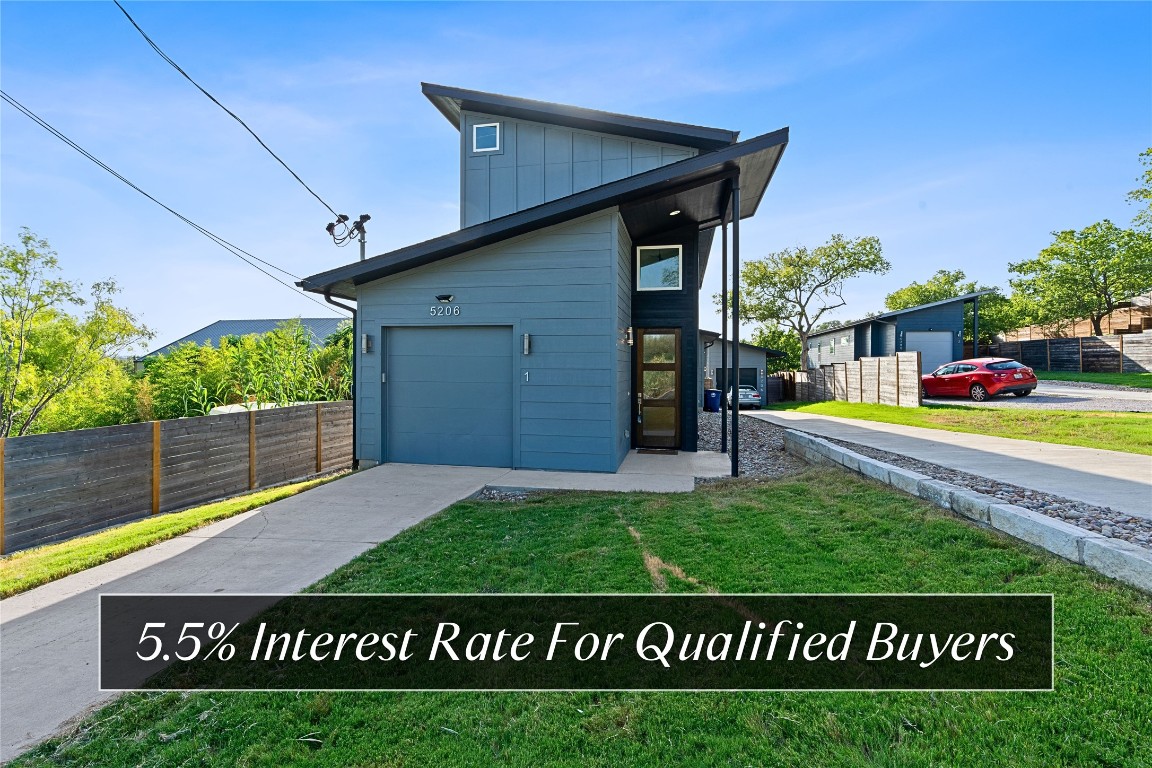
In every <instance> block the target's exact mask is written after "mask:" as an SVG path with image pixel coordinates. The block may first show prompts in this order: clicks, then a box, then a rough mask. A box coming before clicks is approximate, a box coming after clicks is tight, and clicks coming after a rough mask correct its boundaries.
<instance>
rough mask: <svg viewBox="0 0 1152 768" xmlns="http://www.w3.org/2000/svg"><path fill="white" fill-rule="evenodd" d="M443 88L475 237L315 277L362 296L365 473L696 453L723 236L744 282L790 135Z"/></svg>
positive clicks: (599, 466) (590, 465) (331, 288)
mask: <svg viewBox="0 0 1152 768" xmlns="http://www.w3.org/2000/svg"><path fill="white" fill-rule="evenodd" d="M424 93H425V95H426V96H427V97H428V98H429V100H431V101H432V103H433V104H434V105H435V106H436V107H437V108H438V109H439V110H440V111H441V112H442V113H443V114H444V115H445V116H446V117H447V118H448V120H449V121H450V122H451V123H452V125H453V126H454V127H455V128H456V129H458V130H459V131H460V136H459V153H460V167H461V225H462V228H461V229H460V230H458V231H456V232H453V233H451V234H448V235H444V236H442V237H438V238H434V239H432V240H428V241H426V242H423V243H418V244H415V245H412V246H408V247H406V248H401V249H399V250H396V251H392V252H389V253H384V254H381V255H378V256H375V257H373V258H370V259H367V260H364V261H360V262H356V263H353V264H349V265H347V266H344V267H341V268H338V269H335V270H330V271H328V272H324V273H321V274H318V275H313V276H312V277H309V278H307V279H305V280H304V281H302V283H301V285H302V286H303V287H304V288H305V289H306V290H309V291H313V292H316V293H321V294H324V295H325V296H326V297H328V298H329V300H333V298H334V297H335V298H342V299H354V300H355V301H356V303H357V307H356V310H357V311H356V318H355V323H356V333H357V338H358V339H359V340H360V344H358V351H357V357H356V366H357V374H356V393H355V396H354V399H355V402H356V413H357V426H356V449H357V455H358V458H359V459H360V461H361V463H369V464H371V463H379V462H399V461H403V462H415V463H429V464H457V465H469V466H510V467H513V468H518V469H519V468H524V469H548V470H583V471H600V472H615V471H616V470H617V468H618V467H619V466H620V464H621V462H622V461H623V460H624V458H625V456H626V455H627V454H628V452H629V451H630V450H632V449H634V448H640V449H650V450H678V451H695V450H696V449H697V418H696V411H697V402H698V399H699V393H698V391H697V390H698V382H697V378H698V377H697V376H696V375H695V373H696V370H697V369H698V368H699V364H700V363H699V360H698V346H699V345H698V343H697V337H698V332H699V310H698V300H699V291H700V286H701V284H702V281H703V276H704V272H705V270H706V268H707V263H708V256H709V252H710V250H711V247H712V243H713V239H714V235H715V233H716V231H717V230H720V232H721V240H722V253H723V263H724V271H725V273H727V271H728V267H729V258H730V260H731V261H730V266H731V273H732V275H731V276H732V285H734V286H738V285H739V262H740V234H739V232H740V227H739V224H740V220H741V219H744V218H748V217H749V216H752V215H753V214H754V213H755V212H756V210H757V208H758V207H759V205H760V202H761V200H762V199H763V197H764V194H765V192H766V190H767V187H768V183H769V182H770V180H771V178H772V175H773V174H774V172H775V170H776V167H777V165H778V163H779V161H780V158H781V155H782V153H783V151H784V148H785V146H786V145H787V141H788V130H787V129H781V130H778V131H774V132H772V133H768V134H764V135H761V136H757V137H755V138H752V139H749V140H747V141H737V133H736V132H733V131H727V130H722V129H716V128H705V127H701V126H694V125H685V124H682V123H670V122H666V121H661V120H651V119H648V118H640V117H632V116H627V115H617V114H613V113H608V112H601V111H597V110H589V109H583V108H579V107H571V106H566V105H558V104H552V103H548V102H541V101H534V100H529V99H521V98H515V97H509V96H501V95H498V94H490V93H482V92H478V91H469V90H464V89H459V88H450V87H447V86H440V85H429V84H425V85H424ZM729 233H730V234H729ZM724 277H725V280H726V279H727V274H725V276H724ZM733 295H734V301H733V306H732V308H731V309H732V311H731V322H732V338H733V339H734V340H737V341H738V337H739V298H738V292H736V293H734V294H733ZM725 335H727V333H725ZM733 349H734V353H733V355H734V357H735V356H736V355H738V350H739V344H735V345H734V346H733ZM732 364H733V366H734V367H735V368H738V367H739V360H738V359H734V360H733V361H732ZM732 429H733V431H736V430H737V429H738V424H737V421H736V419H735V418H733V422H732ZM737 461H738V455H737V453H736V451H733V456H732V466H733V473H734V474H735V471H736V467H737Z"/></svg>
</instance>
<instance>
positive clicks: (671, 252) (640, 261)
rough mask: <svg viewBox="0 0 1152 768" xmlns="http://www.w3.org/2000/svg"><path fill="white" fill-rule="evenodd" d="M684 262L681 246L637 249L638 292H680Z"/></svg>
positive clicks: (650, 246)
mask: <svg viewBox="0 0 1152 768" xmlns="http://www.w3.org/2000/svg"><path fill="white" fill-rule="evenodd" d="M682 262H683V259H682V248H681V247H680V246H679V245H642V246H640V247H639V248H637V249H636V264H637V266H636V275H637V277H636V290H639V291H678V290H680V288H681V277H680V276H681V272H682V271H683V270H682V269H681V267H682Z"/></svg>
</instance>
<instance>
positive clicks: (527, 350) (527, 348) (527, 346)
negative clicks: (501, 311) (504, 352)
mask: <svg viewBox="0 0 1152 768" xmlns="http://www.w3.org/2000/svg"><path fill="white" fill-rule="evenodd" d="M524 354H526V355H530V354H532V334H530V333H526V334H524Z"/></svg>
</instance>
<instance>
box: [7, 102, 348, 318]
mask: <svg viewBox="0 0 1152 768" xmlns="http://www.w3.org/2000/svg"><path fill="white" fill-rule="evenodd" d="M0 97H3V99H4V101H6V102H8V103H9V104H11V105H12V106H13V107H15V108H16V109H18V110H20V111H21V112H22V113H24V115H26V116H27V117H29V118H30V119H32V120H33V121H34V122H35V123H36V124H37V125H39V126H40V127H41V128H43V129H44V130H46V131H48V132H49V133H51V134H52V135H53V136H55V137H56V138H58V139H60V140H61V141H63V142H64V143H65V144H67V145H68V146H70V147H72V149H74V150H76V151H77V152H79V153H80V154H82V155H84V157H86V158H88V159H89V160H91V161H92V162H93V163H95V164H96V165H98V166H100V167H101V168H103V169H104V170H105V171H107V172H108V173H110V174H112V175H113V176H115V177H116V178H117V179H119V180H120V181H122V182H124V183H125V184H127V185H128V186H129V187H131V188H132V189H134V190H136V191H137V192H139V193H140V194H141V195H143V196H144V197H146V198H148V199H149V200H151V201H152V202H154V203H156V205H158V206H160V207H161V208H163V209H164V210H166V211H168V213H170V214H172V215H173V216H175V217H176V218H178V219H180V220H181V221H183V222H184V223H185V224H187V225H188V226H190V227H192V228H193V229H195V230H196V231H197V232H199V233H200V234H202V235H204V236H205V237H207V238H208V239H209V240H211V241H212V242H214V243H216V244H217V245H219V246H220V247H221V248H223V249H224V250H226V251H228V252H229V253H231V254H232V255H233V256H235V257H236V258H238V259H240V260H241V261H243V262H244V263H245V264H247V265H248V266H250V267H252V268H254V269H258V270H260V272H262V273H264V274H265V275H267V276H268V277H270V278H272V279H273V280H275V281H276V282H278V283H280V285H283V286H284V287H285V288H287V289H288V290H290V291H292V293H295V294H297V295H300V296H303V297H304V298H306V299H308V300H309V301H311V302H312V303H314V304H317V305H318V306H321V307H324V309H326V310H328V311H329V312H332V313H333V314H339V313H337V312H335V310H333V309H332V308H331V307H330V306H328V305H327V304H325V303H323V302H320V301H318V300H316V299H315V298H313V297H311V296H309V295H308V294H307V293H304V292H303V291H298V290H297V289H296V287H295V286H293V285H291V284H289V283H286V282H284V281H283V280H281V279H280V278H278V277H276V275H274V274H272V273H271V272H269V271H268V270H266V269H264V268H263V267H260V266H259V265H257V264H255V263H253V262H252V261H249V259H253V260H255V261H258V262H260V263H261V264H265V265H267V266H269V267H271V268H272V269H275V270H276V271H278V272H282V273H284V274H285V275H288V276H289V277H292V278H295V279H297V280H300V279H301V278H300V277H299V276H297V275H294V274H292V273H291V272H289V271H288V270H286V269H281V268H280V267H278V266H276V265H275V264H273V263H271V262H269V261H265V260H264V259H261V258H260V257H258V256H253V255H252V254H250V253H248V251H245V250H244V249H243V248H240V247H239V246H235V245H233V244H232V243H230V242H228V241H227V240H225V239H224V238H222V237H220V236H219V235H216V234H214V233H212V232H210V231H208V230H207V229H205V228H204V227H202V226H200V225H199V224H197V223H196V222H194V221H192V220H191V219H189V218H188V217H187V216H185V215H183V214H181V213H178V212H177V211H175V210H173V209H172V208H170V207H168V206H167V205H165V204H164V203H162V202H160V201H159V200H157V199H156V198H154V197H152V195H150V194H148V193H147V192H145V191H144V190H143V189H141V188H140V187H138V186H136V185H135V184H133V183H132V182H131V181H129V180H128V179H127V178H125V177H124V176H122V175H120V174H119V173H117V172H116V171H115V170H114V169H113V168H112V167H111V166H109V165H108V164H107V163H104V162H103V161H102V160H100V159H99V158H97V157H96V156H95V155H93V154H92V153H91V152H89V151H88V150H86V149H84V148H83V147H81V146H80V145H79V144H77V143H76V142H74V141H72V139H70V138H68V137H67V136H65V135H64V134H63V133H61V132H60V131H58V130H56V129H55V128H53V127H52V126H51V125H49V124H48V122H46V121H45V120H44V119H42V118H41V117H40V116H39V115H37V114H36V113H35V112H33V111H32V110H30V109H28V108H27V107H25V106H24V105H23V104H21V103H20V102H18V101H16V99H14V98H12V97H11V96H9V95H8V94H7V93H6V92H5V91H3V90H0ZM246 257H247V258H246Z"/></svg>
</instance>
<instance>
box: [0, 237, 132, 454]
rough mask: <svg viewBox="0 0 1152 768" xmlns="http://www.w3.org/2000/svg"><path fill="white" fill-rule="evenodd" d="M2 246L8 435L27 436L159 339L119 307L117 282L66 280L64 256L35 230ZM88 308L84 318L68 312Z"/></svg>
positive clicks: (0, 423) (0, 346)
mask: <svg viewBox="0 0 1152 768" xmlns="http://www.w3.org/2000/svg"><path fill="white" fill-rule="evenodd" d="M20 242H21V245H22V246H23V247H22V248H14V247H11V246H8V245H4V246H2V247H0V248H2V249H0V437H9V436H18V435H25V434H28V433H29V432H31V431H35V430H34V426H35V423H36V420H37V419H38V418H39V417H40V416H41V415H42V414H43V413H44V411H45V409H46V408H48V406H49V405H50V404H51V403H52V401H53V400H54V399H55V398H57V397H59V396H60V395H61V394H63V393H65V392H67V391H69V390H70V389H72V388H73V387H78V386H81V385H82V384H83V383H84V381H85V379H86V378H87V377H88V376H89V375H91V374H93V372H94V371H96V370H97V369H99V368H100V366H101V365H102V363H103V361H105V360H108V359H109V358H115V357H118V356H120V355H122V354H124V352H125V351H126V350H128V349H129V348H130V347H132V346H133V345H135V344H136V343H137V342H140V341H143V340H145V339H147V338H150V337H151V332H150V331H149V330H148V329H147V328H145V327H144V326H143V325H141V324H140V323H139V322H138V321H137V320H136V318H135V317H134V316H133V315H132V314H131V313H130V312H128V311H127V310H124V309H121V308H119V307H117V306H115V305H114V304H113V303H112V297H113V296H114V295H115V294H116V293H117V288H116V283H115V282H114V281H112V280H106V281H103V282H97V283H94V284H93V285H92V287H91V289H90V291H89V293H90V296H89V297H88V298H85V297H84V296H83V295H82V294H83V292H84V291H83V288H82V287H81V286H80V285H79V284H77V283H74V282H71V281H68V280H64V279H63V278H62V277H61V276H60V265H59V261H58V259H57V255H56V252H55V251H53V250H52V249H51V247H50V246H49V244H48V242H47V241H46V240H41V239H38V238H37V237H36V235H34V234H33V233H31V232H30V231H28V229H27V228H24V229H22V230H21V235H20ZM80 307H86V308H87V311H85V312H84V313H83V314H82V315H80V316H74V315H72V314H70V313H69V311H68V310H75V309H77V308H80Z"/></svg>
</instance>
